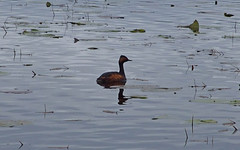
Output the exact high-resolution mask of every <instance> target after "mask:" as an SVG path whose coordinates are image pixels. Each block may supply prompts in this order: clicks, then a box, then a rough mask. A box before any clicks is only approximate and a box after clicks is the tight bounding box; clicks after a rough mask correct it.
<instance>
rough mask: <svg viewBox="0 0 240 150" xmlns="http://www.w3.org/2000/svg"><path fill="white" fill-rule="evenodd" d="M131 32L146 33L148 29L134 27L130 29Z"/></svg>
mask: <svg viewBox="0 0 240 150" xmlns="http://www.w3.org/2000/svg"><path fill="white" fill-rule="evenodd" d="M130 32H131V33H145V32H146V31H145V30H144V29H134V30H132V31H130Z"/></svg>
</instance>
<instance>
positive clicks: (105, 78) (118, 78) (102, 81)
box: [97, 55, 132, 88]
mask: <svg viewBox="0 0 240 150" xmlns="http://www.w3.org/2000/svg"><path fill="white" fill-rule="evenodd" d="M127 61H132V60H130V59H128V58H127V57H126V56H124V55H121V56H120V58H119V61H118V64H119V72H105V73H103V74H102V75H101V76H100V77H99V78H97V84H99V85H101V86H104V87H108V88H109V87H110V86H114V85H125V83H126V82H127V79H126V75H125V72H124V67H123V63H125V62H127Z"/></svg>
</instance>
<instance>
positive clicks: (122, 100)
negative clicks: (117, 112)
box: [118, 89, 129, 105]
mask: <svg viewBox="0 0 240 150" xmlns="http://www.w3.org/2000/svg"><path fill="white" fill-rule="evenodd" d="M123 91H124V89H119V92H118V104H119V105H124V103H125V102H126V101H127V100H128V99H129V98H127V97H126V96H124V95H123Z"/></svg>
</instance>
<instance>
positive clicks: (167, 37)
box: [158, 34, 174, 39]
mask: <svg viewBox="0 0 240 150" xmlns="http://www.w3.org/2000/svg"><path fill="white" fill-rule="evenodd" d="M158 37H161V38H164V39H174V37H172V36H171V35H161V34H160V35H158Z"/></svg>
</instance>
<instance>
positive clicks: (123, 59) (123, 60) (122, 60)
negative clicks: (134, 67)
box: [119, 55, 132, 63]
mask: <svg viewBox="0 0 240 150" xmlns="http://www.w3.org/2000/svg"><path fill="white" fill-rule="evenodd" d="M127 61H132V60H130V59H128V58H127V57H126V56H124V55H121V56H120V58H119V63H124V62H127Z"/></svg>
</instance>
